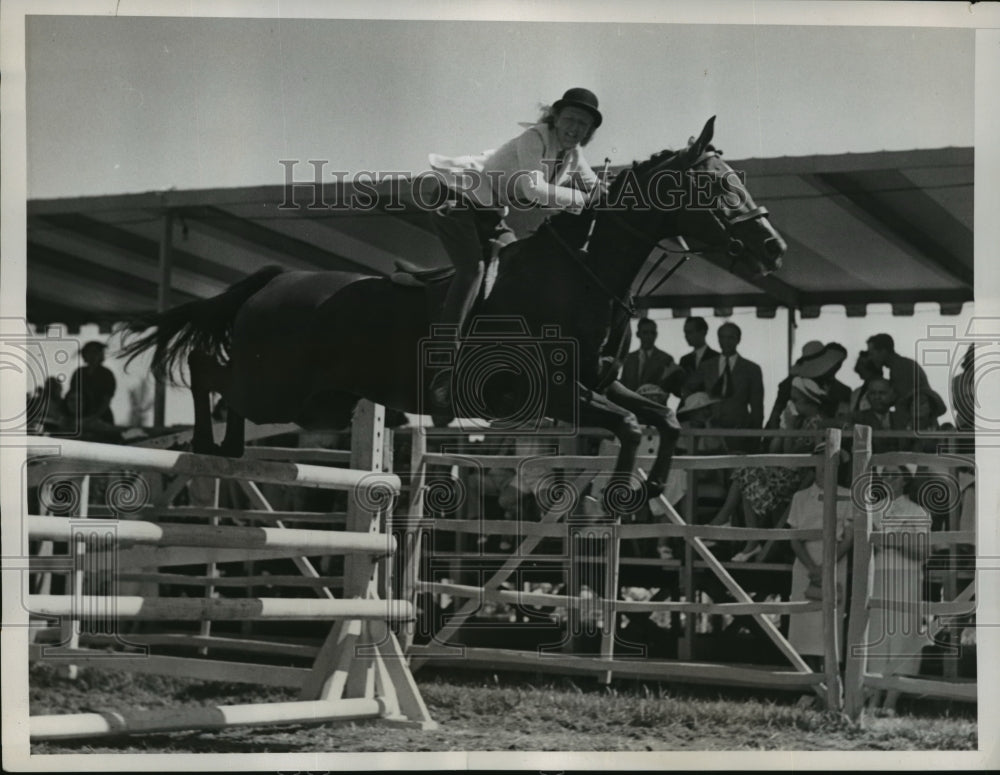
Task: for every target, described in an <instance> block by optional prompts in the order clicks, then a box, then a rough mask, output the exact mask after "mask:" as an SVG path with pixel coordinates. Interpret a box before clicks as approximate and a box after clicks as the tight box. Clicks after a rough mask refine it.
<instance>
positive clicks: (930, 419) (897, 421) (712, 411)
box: [621, 317, 974, 453]
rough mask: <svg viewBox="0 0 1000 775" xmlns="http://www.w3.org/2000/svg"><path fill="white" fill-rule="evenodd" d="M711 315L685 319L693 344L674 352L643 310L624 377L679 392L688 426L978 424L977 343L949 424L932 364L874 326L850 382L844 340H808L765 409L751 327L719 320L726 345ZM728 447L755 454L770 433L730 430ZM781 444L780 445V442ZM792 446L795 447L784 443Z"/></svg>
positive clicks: (643, 389) (656, 395) (664, 394)
mask: <svg viewBox="0 0 1000 775" xmlns="http://www.w3.org/2000/svg"><path fill="white" fill-rule="evenodd" d="M708 332H709V328H708V323H707V322H706V321H705V319H704V318H701V317H689V318H687V320H686V321H685V322H684V338H685V339H686V340H687V344H688V346H690V347H691V350H690V352H688V353H686V354H684V355H682V356H681V357H680V358H679V359H678V360H675V359H674V358H673V357H672V356H671V355H670V354H669V353H667V352H664V351H663V350H661V349H659V348H658V347H656V338H657V326H656V323H655V321H653V320H650V319H648V318H643V319H641V320H640V321H639V323H638V326H637V334H638V338H639V347H638V348H637V349H636V350H634V351H633V352H631V353H629V354H628V355H627V356H626V357H625V360H624V362H623V365H622V371H621V382H622V384H624V385H625V387H627V388H629V389H630V390H634V391H636V392H638V393H640V394H641V395H644V396H646V397H648V398H651V399H653V400H656V401H659V402H661V403H666V401H667V400H668V397H669V396H676V397H677V398H679V399H680V404H679V405H678V407H677V416H678V419H679V420H680V421H681V424H682V425H684V424H686V423H685V421H687V422H695V423H697V425H695V427H710V428H723V429H740V430H748V429H761V428H763V429H769V430H771V429H779V428H780V429H799V428H803V427H807V428H823V427H839V428H843V429H847V428H849V427H850V426H852V425H854V424H856V423H863V424H865V425H870V426H871V427H872V428H873V429H874V430H876V431H882V430H887V431H888V430H891V431H905V430H909V431H930V430H939V429H940V430H956V429H957V430H969V429H971V428H972V424H973V416H972V411H971V410H972V407H973V406H974V398H973V396H972V390H973V387H974V377H973V374H972V368H973V363H972V361H973V357H974V351H973V350H972V348H971V347H970V349H969V351H968V352H967V354H966V355H965V358H964V360H963V363H962V367H963V370H962V372H961V373H960V374H959V375H958V376H956V377H955V378H954V380H953V383H952V396H951V400H952V404H953V409H954V417H955V424H950V423H945V424H940V419H941V418H942V416H943V415H944V414H945V413H946V412H947V406H946V405H945V402H944V400H943V399H942V397H941V396H940V395H939V394H938V393H937V392H935V391H934V390H933V389H932V388H931V387H930V384H929V382H928V379H927V374H926V372H925V371H924V369H923V367H922V366H921V365H920V364H918V363H917V362H916V361H914V360H913V359H912V358H907V357H906V356H904V355H901V354H900V353H899V352H897V350H896V343H895V342H894V341H893V338H892V337H891V336H890V335H889V334H875V335H874V336H872V337H870V338H869V339H868V341H867V349H865V350H864V351H862V352H860V353H859V354H858V355H857V359H856V360H855V363H854V373H855V374H856V375H857V380H856V381H855V380H850V381H851V382H854V383H855V384H854V386H853V387H852V386H848V385H847V384H845V383H844V382H842V381H841V380H840V379H839V378H838V374H839V373H840V372H841V369H842V367H843V365H844V363H845V362H846V361H847V358H848V351H847V348H846V347H844V346H843V345H842V344H840V343H838V342H828V343H825V344H824V343H823V342H820V341H811V342H807V343H806V344H805V345H804V346H803V348H802V353H801V355H800V357H799V358H798V360H796V361H795V363H794V364H793V365H792V367H791V368H790V370H789V373H788V375H787V376H786V377H785V378H784V379H783V380H782V381H781V382H780V383H779V384H778V387H777V395H776V396H775V398H774V402H773V404H772V405H771V408H770V411H769V412H767V413H766V414H765V395H764V380H763V373H762V371H761V368H760V366H759V365H758V364H756V363H754V362H753V361H751V360H750V359H749V358H747V357H746V356H744V355H742V354H741V353H740V342H741V339H742V331H741V330H740V327H739V326H738V325H736V324H735V323H733V322H730V321H727V322H725V323H723V324H722V325H720V326H719V328H718V330H717V331H716V338H717V341H718V346H719V349H718V350H715V349H713V348H712V346H711V345H710V344H709V343H708ZM722 447H723V448H722V449H717V450H713V451H727V452H731V453H754V452H762V451H767V450H766V449H762V441H761V440H760V439H757V438H755V437H753V436H752V435H746V434H741V435H740V436H733V437H726V438H724V439H723V441H722ZM904 448H905V449H911V450H913V451H932V450H923V449H922V448H919V447H918V446H913V445H912V444H911V445H909V446H907V443H903V442H900V441H899V440H895V441H893V440H883V441H882V442H880V448H879V449H877V450H876V451H880V452H881V451H889V450H890V449H896V450H899V449H904ZM772 451H776V450H772ZM785 451H792V450H785Z"/></svg>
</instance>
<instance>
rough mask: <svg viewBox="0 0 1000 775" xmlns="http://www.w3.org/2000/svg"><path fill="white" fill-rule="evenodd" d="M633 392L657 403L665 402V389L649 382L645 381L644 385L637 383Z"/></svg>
mask: <svg viewBox="0 0 1000 775" xmlns="http://www.w3.org/2000/svg"><path fill="white" fill-rule="evenodd" d="M635 392H636V393H638V394H639V395H640V396H642V397H643V398H648V399H649V400H650V401H656V403H658V404H665V403H667V398H668V396H667V391H666V390H664V389H663V388H661V387H660V386H659V385H654V384H653V383H651V382H647V383H646V384H645V385H639V387H638V388H636V391H635Z"/></svg>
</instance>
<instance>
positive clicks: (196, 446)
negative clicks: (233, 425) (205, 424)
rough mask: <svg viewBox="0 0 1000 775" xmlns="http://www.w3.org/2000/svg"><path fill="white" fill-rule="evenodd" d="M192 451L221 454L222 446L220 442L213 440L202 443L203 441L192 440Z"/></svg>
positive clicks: (197, 453)
mask: <svg viewBox="0 0 1000 775" xmlns="http://www.w3.org/2000/svg"><path fill="white" fill-rule="evenodd" d="M191 452H193V453H194V454H195V455H216V456H218V455H221V454H222V448H221V447H220V446H219V445H218V444H214V443H212V442H208V443H207V444H206V443H201V442H191Z"/></svg>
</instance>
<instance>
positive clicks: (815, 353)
mask: <svg viewBox="0 0 1000 775" xmlns="http://www.w3.org/2000/svg"><path fill="white" fill-rule="evenodd" d="M846 357H847V355H846V353H844V351H843V350H840V349H839V348H837V347H830V346H829V345H824V344H823V343H822V342H807V343H806V345H805V346H804V347H803V348H802V357H801V358H799V359H798V360H797V361H796V362H795V365H794V366H792V368H791V369H790V370H789V371H790V373H791V374H792V375H793V376H796V377H808V378H810V379H815V378H816V377H822V376H823V375H824V374H826V373H827V372H828V371H830V370H831V369H832V368H834V367H835V366H839V365H840V364H841V363H843V362H844V358H846Z"/></svg>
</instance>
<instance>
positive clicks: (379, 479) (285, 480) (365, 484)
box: [10, 436, 399, 493]
mask: <svg viewBox="0 0 1000 775" xmlns="http://www.w3.org/2000/svg"><path fill="white" fill-rule="evenodd" d="M10 443H11V445H12V446H13V445H16V446H18V447H26V448H27V454H28V457H29V458H44V457H59V458H62V459H63V460H77V461H86V462H96V463H102V464H105V463H106V464H108V465H111V466H124V467H127V468H133V469H135V468H138V469H146V470H152V471H161V472H163V473H167V474H189V475H191V476H220V477H223V478H226V479H248V480H252V481H254V482H270V483H273V484H291V485H295V486H296V487H322V488H326V489H333V490H355V489H357V490H362V491H364V490H370V489H372V488H376V487H387V488H389V489H390V490H391V491H392V492H393V493H398V492H399V477H398V476H396V475H395V474H389V473H376V472H372V471H356V470H353V469H350V468H326V467H324V466H313V465H306V464H302V463H280V462H275V461H267V460H237V459H233V458H224V457H214V456H212V455H196V454H193V453H191V452H176V451H172V450H165V449H148V448H146V447H131V446H126V445H116V444H97V443H96V442H91V441H75V440H72V439H66V440H64V439H58V440H57V439H49V438H46V437H44V436H23V437H18V438H13V439H11V440H10Z"/></svg>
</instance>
